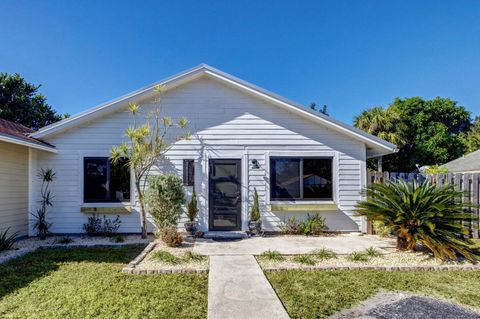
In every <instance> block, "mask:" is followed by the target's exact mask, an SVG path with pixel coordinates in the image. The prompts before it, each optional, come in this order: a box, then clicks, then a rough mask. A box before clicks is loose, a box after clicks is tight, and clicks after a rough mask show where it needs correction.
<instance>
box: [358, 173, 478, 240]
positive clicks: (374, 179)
mask: <svg viewBox="0 0 480 319" xmlns="http://www.w3.org/2000/svg"><path fill="white" fill-rule="evenodd" d="M399 179H403V180H406V181H414V180H416V181H418V182H423V181H425V180H428V181H429V182H430V183H432V184H433V185H438V186H442V185H445V184H453V185H454V187H455V189H456V190H458V191H463V192H464V196H463V198H462V201H463V202H465V203H467V202H470V203H472V204H473V205H476V207H475V208H470V210H472V212H473V218H472V221H471V222H470V223H468V224H466V225H465V226H466V227H468V229H469V230H470V235H471V236H472V237H473V238H479V236H480V232H479V228H480V226H479V225H480V196H479V190H480V173H439V174H420V173H389V172H368V174H367V184H370V183H384V182H385V181H388V180H390V181H396V180H399ZM368 228H369V232H370V230H371V225H369V227H368Z"/></svg>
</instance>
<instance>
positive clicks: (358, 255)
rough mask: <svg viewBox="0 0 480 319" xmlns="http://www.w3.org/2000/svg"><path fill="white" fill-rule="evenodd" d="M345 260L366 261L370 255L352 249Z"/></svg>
mask: <svg viewBox="0 0 480 319" xmlns="http://www.w3.org/2000/svg"><path fill="white" fill-rule="evenodd" d="M347 260H348V261H354V262H367V261H369V260H370V255H368V253H364V252H358V251H354V252H353V253H351V254H350V255H348V256H347Z"/></svg>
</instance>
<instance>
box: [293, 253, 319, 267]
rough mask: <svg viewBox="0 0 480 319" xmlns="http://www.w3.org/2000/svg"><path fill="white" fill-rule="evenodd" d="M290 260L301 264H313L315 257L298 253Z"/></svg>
mask: <svg viewBox="0 0 480 319" xmlns="http://www.w3.org/2000/svg"><path fill="white" fill-rule="evenodd" d="M292 261H294V262H296V263H299V264H303V265H310V266H313V265H315V259H313V257H312V256H309V255H298V256H295V257H293V258H292Z"/></svg>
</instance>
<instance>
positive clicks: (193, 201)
mask: <svg viewBox="0 0 480 319" xmlns="http://www.w3.org/2000/svg"><path fill="white" fill-rule="evenodd" d="M197 213H198V206H197V194H196V193H195V189H194V190H193V193H192V197H191V198H190V201H189V202H188V207H187V217H188V220H189V221H191V222H193V221H195V218H197Z"/></svg>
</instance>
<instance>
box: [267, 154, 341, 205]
mask: <svg viewBox="0 0 480 319" xmlns="http://www.w3.org/2000/svg"><path fill="white" fill-rule="evenodd" d="M270 157H293V158H298V157H300V158H303V157H326V158H331V159H332V184H333V188H332V198H333V199H328V200H298V201H296V200H286V201H285V200H282V201H279V200H271V199H270ZM338 161H339V156H338V152H335V151H295V150H292V151H267V152H265V198H266V204H267V205H275V204H284V205H289V204H291V205H293V204H295V205H301V204H305V205H307V204H337V205H338V203H339V199H338V194H339V189H338V187H339V184H338V179H339V177H338V167H339V163H338Z"/></svg>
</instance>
